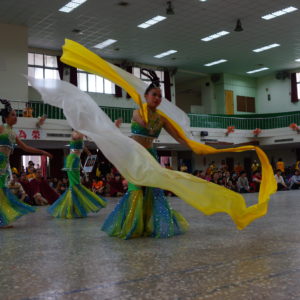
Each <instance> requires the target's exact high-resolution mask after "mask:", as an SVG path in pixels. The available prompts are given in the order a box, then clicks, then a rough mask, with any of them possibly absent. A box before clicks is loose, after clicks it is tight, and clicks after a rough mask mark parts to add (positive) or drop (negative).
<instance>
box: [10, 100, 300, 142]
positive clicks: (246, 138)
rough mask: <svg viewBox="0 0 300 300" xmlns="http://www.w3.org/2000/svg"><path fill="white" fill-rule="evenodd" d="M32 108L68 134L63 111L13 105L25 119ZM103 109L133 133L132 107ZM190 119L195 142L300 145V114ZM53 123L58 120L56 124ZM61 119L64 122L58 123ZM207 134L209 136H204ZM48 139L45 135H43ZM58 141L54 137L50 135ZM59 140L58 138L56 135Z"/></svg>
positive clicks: (37, 105)
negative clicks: (298, 127) (295, 126)
mask: <svg viewBox="0 0 300 300" xmlns="http://www.w3.org/2000/svg"><path fill="white" fill-rule="evenodd" d="M26 104H27V105H28V107H31V108H32V116H33V118H37V117H39V116H42V115H47V116H48V121H47V122H46V123H45V125H44V126H43V130H45V131H51V130H56V131H60V132H62V131H64V133H66V131H68V132H69V133H70V127H68V125H67V123H66V121H63V120H65V117H64V114H63V112H62V110H61V109H59V108H56V107H53V106H50V105H48V104H44V103H43V102H28V103H26V102H19V101H14V102H12V106H13V108H14V109H15V110H16V111H17V115H18V117H23V114H24V109H25V107H26ZM101 108H102V110H103V111H104V112H105V113H106V114H107V115H108V116H109V117H110V118H111V119H112V120H113V121H114V120H115V119H117V118H122V119H123V126H122V131H123V132H124V133H125V134H128V135H129V133H130V129H129V124H130V121H131V117H132V111H133V109H132V108H119V107H106V106H105V107H101ZM188 116H189V118H190V120H191V134H192V135H193V136H194V138H195V139H196V140H199V141H202V142H206V143H210V144H222V143H223V144H224V145H226V144H228V145H233V144H241V143H253V142H255V143H257V144H260V145H271V144H276V143H300V135H299V134H297V132H296V131H293V130H292V129H291V128H290V125H291V124H293V123H295V124H300V111H296V112H283V113H273V114H255V115H253V114H251V115H248V114H247V115H246V114H244V115H207V114H189V115H188ZM29 119H32V118H21V119H20V120H19V123H18V126H16V127H17V128H22V127H23V128H28V129H29V128H30V127H32V128H34V127H35V123H36V121H34V120H31V121H30V120H29ZM52 120H56V121H55V122H53V121H52ZM58 120H61V121H58ZM30 124H31V125H30ZM229 126H234V127H235V129H234V132H233V133H230V134H229V135H226V134H225V133H226V130H227V128H228V127H229ZM256 128H259V129H261V133H260V134H259V135H258V136H255V135H254V133H253V130H255V129H256ZM203 131H206V132H207V134H208V135H207V136H205V134H203ZM44 136H45V135H44ZM49 136H50V137H51V136H52V137H53V138H55V134H52V135H51V134H50V135H49ZM68 136H69V135H68V134H63V137H64V139H66V138H67V139H68V138H69V137H68ZM56 137H57V138H59V136H56ZM157 143H163V144H176V142H175V141H174V140H173V139H172V138H171V137H169V136H168V135H167V134H166V133H164V132H163V133H162V136H161V137H160V139H159V140H157Z"/></svg>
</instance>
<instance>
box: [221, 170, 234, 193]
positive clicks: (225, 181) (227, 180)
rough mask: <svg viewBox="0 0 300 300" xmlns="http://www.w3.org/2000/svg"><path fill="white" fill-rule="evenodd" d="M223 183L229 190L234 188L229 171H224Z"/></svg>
mask: <svg viewBox="0 0 300 300" xmlns="http://www.w3.org/2000/svg"><path fill="white" fill-rule="evenodd" d="M223 185H224V187H226V188H227V189H230V190H234V189H235V186H234V184H233V181H232V178H231V176H230V172H229V171H226V172H225V176H224V177H223Z"/></svg>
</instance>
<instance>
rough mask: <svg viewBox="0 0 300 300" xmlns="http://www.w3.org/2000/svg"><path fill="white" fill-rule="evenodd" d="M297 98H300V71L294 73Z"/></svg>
mask: <svg viewBox="0 0 300 300" xmlns="http://www.w3.org/2000/svg"><path fill="white" fill-rule="evenodd" d="M296 81H297V93H298V100H300V73H296Z"/></svg>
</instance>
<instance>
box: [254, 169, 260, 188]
mask: <svg viewBox="0 0 300 300" xmlns="http://www.w3.org/2000/svg"><path fill="white" fill-rule="evenodd" d="M260 183H261V174H260V172H259V171H255V172H254V173H253V176H252V187H253V191H254V192H259V188H260Z"/></svg>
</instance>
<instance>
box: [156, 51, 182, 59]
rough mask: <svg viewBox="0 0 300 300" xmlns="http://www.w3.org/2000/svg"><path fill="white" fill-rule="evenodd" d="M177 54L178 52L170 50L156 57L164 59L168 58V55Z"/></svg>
mask: <svg viewBox="0 0 300 300" xmlns="http://www.w3.org/2000/svg"><path fill="white" fill-rule="evenodd" d="M176 52H177V50H168V51H166V52H163V53H160V54H157V55H155V56H154V57H156V58H162V57H165V56H167V55H171V54H173V53H176Z"/></svg>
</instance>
